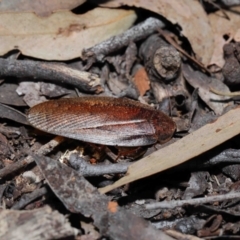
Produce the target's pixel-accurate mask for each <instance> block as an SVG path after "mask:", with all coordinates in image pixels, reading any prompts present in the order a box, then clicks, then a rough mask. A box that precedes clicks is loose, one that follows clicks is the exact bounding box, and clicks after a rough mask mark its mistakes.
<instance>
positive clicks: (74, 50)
mask: <svg viewBox="0 0 240 240" xmlns="http://www.w3.org/2000/svg"><path fill="white" fill-rule="evenodd" d="M135 19H136V14H135V12H134V11H131V10H120V9H102V8H95V9H94V10H92V11H89V12H87V13H85V14H83V15H75V14H73V13H71V12H69V11H63V12H57V13H54V14H52V15H51V16H50V17H48V18H40V17H37V16H36V15H35V14H34V13H2V14H0V22H1V28H0V41H1V45H0V55H3V54H5V53H7V52H8V51H10V50H12V49H19V50H20V51H21V52H22V53H23V54H24V55H28V56H31V57H35V58H41V59H46V60H69V59H73V58H77V57H81V53H82V49H83V48H89V47H92V46H93V45H95V44H97V43H99V42H102V41H103V40H106V39H108V38H110V37H112V36H114V35H116V34H120V33H122V32H124V31H125V30H127V29H128V28H129V27H130V26H132V24H133V22H134V21H135Z"/></svg>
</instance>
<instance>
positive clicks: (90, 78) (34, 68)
mask: <svg viewBox="0 0 240 240" xmlns="http://www.w3.org/2000/svg"><path fill="white" fill-rule="evenodd" d="M0 76H1V77H10V76H11V77H18V78H32V79H41V80H43V79H44V80H48V81H51V82H57V83H58V82H59V83H61V84H62V83H65V84H69V85H72V86H74V87H76V88H79V89H81V90H83V91H86V92H97V93H99V92H102V91H103V88H102V86H101V81H100V78H99V77H98V76H96V75H95V74H92V73H88V72H84V71H79V70H76V69H74V68H71V67H68V66H67V65H65V64H59V63H48V62H39V61H31V60H13V59H3V58H1V59H0Z"/></svg>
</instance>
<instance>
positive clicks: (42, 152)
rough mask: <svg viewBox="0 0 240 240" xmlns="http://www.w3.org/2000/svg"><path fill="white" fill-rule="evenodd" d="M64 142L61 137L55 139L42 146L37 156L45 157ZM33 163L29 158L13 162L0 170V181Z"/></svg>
mask: <svg viewBox="0 0 240 240" xmlns="http://www.w3.org/2000/svg"><path fill="white" fill-rule="evenodd" d="M63 141H64V138H63V137H59V136H57V137H55V138H54V139H52V140H51V141H50V142H48V143H46V144H45V145H43V146H42V147H41V148H40V149H39V150H38V151H37V154H40V155H46V154H47V153H49V152H51V151H52V149H53V148H55V147H56V146H58V145H59V144H60V143H61V142H63ZM32 162H34V159H33V158H32V157H31V156H28V157H26V158H25V159H23V160H21V161H18V162H15V163H13V164H10V165H8V166H7V167H5V168H3V169H1V170H0V179H1V178H4V177H6V176H8V175H10V174H11V173H14V172H15V171H17V170H19V169H21V168H23V167H26V166H28V165H29V164H30V163H32Z"/></svg>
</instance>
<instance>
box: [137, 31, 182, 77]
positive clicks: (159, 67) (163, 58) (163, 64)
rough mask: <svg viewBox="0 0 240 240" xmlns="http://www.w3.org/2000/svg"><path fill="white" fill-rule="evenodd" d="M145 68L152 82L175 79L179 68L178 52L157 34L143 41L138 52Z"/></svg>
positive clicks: (179, 58)
mask: <svg viewBox="0 0 240 240" xmlns="http://www.w3.org/2000/svg"><path fill="white" fill-rule="evenodd" d="M139 55H140V57H141V58H142V59H143V61H144V64H145V68H146V70H147V72H148V74H149V75H150V78H153V79H154V80H163V81H166V82H168V81H171V80H173V79H174V78H176V77H177V75H178V74H179V70H180V67H181V57H180V54H179V52H178V51H177V50H176V49H175V48H174V47H173V46H171V45H169V44H168V43H166V42H165V41H164V40H163V39H162V38H160V37H159V36H158V35H157V34H154V35H152V36H150V37H149V38H148V39H147V40H145V41H144V42H143V43H142V45H141V47H140V50H139Z"/></svg>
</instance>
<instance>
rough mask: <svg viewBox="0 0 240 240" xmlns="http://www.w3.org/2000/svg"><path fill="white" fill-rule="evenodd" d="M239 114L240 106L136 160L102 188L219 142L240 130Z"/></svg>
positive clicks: (156, 170) (180, 160) (155, 170)
mask: <svg viewBox="0 0 240 240" xmlns="http://www.w3.org/2000/svg"><path fill="white" fill-rule="evenodd" d="M239 116H240V108H239V107H238V108H236V109H233V110H231V111H229V112H228V113H226V114H224V115H223V116H221V117H219V118H218V119H217V120H216V121H215V122H213V123H210V124H207V125H205V126H203V127H202V128H200V129H198V130H197V131H195V132H193V133H190V134H189V135H187V136H186V137H184V138H182V139H181V140H179V141H177V142H175V143H173V144H171V145H169V146H167V147H165V148H163V149H161V150H159V151H156V152H154V153H153V154H150V155H149V156H147V157H145V158H143V159H141V160H139V161H137V162H135V163H133V164H132V165H130V167H129V168H128V171H127V173H126V176H124V177H123V178H121V179H120V180H118V181H116V182H115V183H114V184H112V185H109V186H106V187H103V188H100V189H99V191H100V192H101V193H106V192H109V191H111V190H113V189H115V188H117V187H120V186H122V185H124V184H127V183H130V182H133V181H136V180H138V179H141V178H144V177H147V176H150V175H153V174H155V173H159V172H162V171H164V170H166V169H169V168H171V167H174V166H176V165H179V164H181V163H183V162H186V161H187V160H189V159H191V158H193V157H195V156H198V155H200V154H201V153H204V152H206V151H208V150H209V149H212V148H214V147H216V146H218V145H219V144H221V143H223V142H225V141H226V140H228V139H230V138H232V137H234V136H236V135H237V134H239V133H240V121H239Z"/></svg>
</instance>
